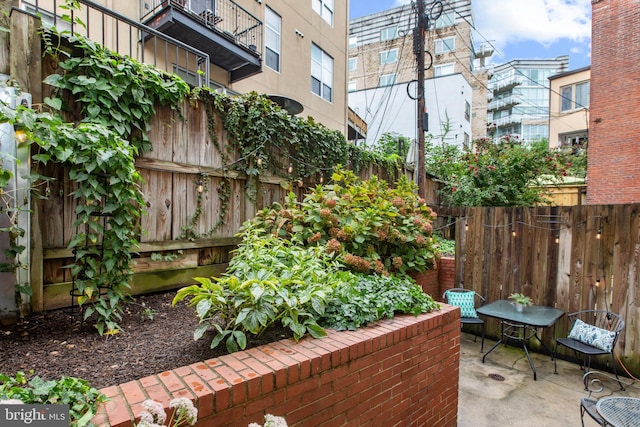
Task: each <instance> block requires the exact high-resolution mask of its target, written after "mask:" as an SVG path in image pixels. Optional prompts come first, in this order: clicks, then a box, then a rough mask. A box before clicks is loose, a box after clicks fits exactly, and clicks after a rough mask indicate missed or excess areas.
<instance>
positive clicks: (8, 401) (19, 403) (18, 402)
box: [0, 399, 24, 405]
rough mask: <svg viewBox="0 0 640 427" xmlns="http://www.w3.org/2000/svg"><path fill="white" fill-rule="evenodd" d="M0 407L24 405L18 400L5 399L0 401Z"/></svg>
mask: <svg viewBox="0 0 640 427" xmlns="http://www.w3.org/2000/svg"><path fill="white" fill-rule="evenodd" d="M0 405H24V402H23V401H22V400H20V399H6V400H0Z"/></svg>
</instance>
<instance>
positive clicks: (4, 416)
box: [0, 403, 70, 427]
mask: <svg viewBox="0 0 640 427" xmlns="http://www.w3.org/2000/svg"><path fill="white" fill-rule="evenodd" d="M69 424H70V423H69V405H24V404H16V405H12V404H8V405H7V404H4V403H0V426H2V427H24V426H30V427H69Z"/></svg>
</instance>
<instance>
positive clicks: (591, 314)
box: [553, 310, 624, 390]
mask: <svg viewBox="0 0 640 427" xmlns="http://www.w3.org/2000/svg"><path fill="white" fill-rule="evenodd" d="M567 318H568V319H569V322H570V324H571V330H570V332H569V336H567V337H566V338H557V339H556V345H555V348H554V351H553V370H554V373H556V374H557V373H558V370H557V360H558V357H557V356H558V345H561V346H564V347H567V348H568V349H571V350H573V351H574V354H575V355H576V357H578V353H580V354H581V355H582V366H581V368H582V369H583V370H584V371H585V372H588V371H589V370H590V368H591V357H592V356H601V355H607V354H608V355H609V356H610V357H611V366H612V367H613V373H614V374H615V376H616V379H617V380H618V384H619V385H620V389H621V390H624V386H623V385H622V382H621V381H620V377H618V372H617V370H616V363H615V360H614V358H613V352H614V350H615V347H616V343H617V342H618V337H619V336H620V332H622V329H624V320H622V317H620V316H619V315H618V314H616V313H612V312H610V311H606V310H582V311H577V312H575V313H570V314H568V315H567Z"/></svg>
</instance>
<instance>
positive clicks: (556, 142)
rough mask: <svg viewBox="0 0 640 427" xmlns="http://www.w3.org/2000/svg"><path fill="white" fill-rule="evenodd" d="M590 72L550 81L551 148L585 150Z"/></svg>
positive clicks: (575, 72) (580, 71)
mask: <svg viewBox="0 0 640 427" xmlns="http://www.w3.org/2000/svg"><path fill="white" fill-rule="evenodd" d="M590 76H591V68H590V67H583V68H579V69H577V70H572V71H567V72H566V73H561V74H555V75H553V76H551V77H549V90H550V93H549V148H556V147H573V148H574V149H576V150H579V149H586V146H587V141H588V138H589V88H590Z"/></svg>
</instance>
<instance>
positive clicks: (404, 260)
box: [254, 169, 439, 275]
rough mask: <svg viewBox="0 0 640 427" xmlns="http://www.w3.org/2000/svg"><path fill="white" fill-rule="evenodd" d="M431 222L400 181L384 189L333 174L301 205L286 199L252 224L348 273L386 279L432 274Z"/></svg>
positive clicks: (410, 187)
mask: <svg viewBox="0 0 640 427" xmlns="http://www.w3.org/2000/svg"><path fill="white" fill-rule="evenodd" d="M435 218H436V213H435V212H434V211H432V210H431V208H429V207H428V206H427V205H426V203H425V201H424V200H423V199H421V198H419V197H418V195H417V189H416V186H415V184H414V183H413V182H411V181H409V180H407V178H406V177H404V176H403V177H401V178H400V180H399V181H398V182H396V183H395V185H394V186H393V187H390V186H389V185H388V184H387V182H386V181H384V180H381V179H378V178H377V177H375V176H374V177H373V178H371V179H369V180H366V181H363V180H360V179H359V178H358V177H356V176H355V174H354V173H353V172H351V171H348V170H344V169H337V170H336V171H335V173H334V174H333V176H332V182H331V183H330V184H328V185H318V186H317V187H316V188H315V189H313V190H312V191H311V193H309V194H308V195H307V196H306V197H305V199H304V201H303V202H302V203H298V201H297V200H296V199H295V197H294V196H293V195H291V196H290V197H289V199H288V200H287V202H286V206H281V205H278V204H275V205H273V206H272V207H270V208H268V209H265V210H262V211H261V212H260V213H259V214H258V216H257V217H256V218H255V219H254V222H257V223H258V224H259V226H261V227H263V228H265V230H266V231H267V232H268V233H273V234H276V235H278V236H279V237H281V238H286V239H290V240H291V241H293V242H295V243H298V244H300V245H319V246H323V247H326V251H327V252H329V253H334V254H335V256H336V257H337V258H338V259H339V260H340V262H342V263H343V264H344V265H345V266H347V267H348V268H349V269H351V270H353V271H356V272H361V273H374V272H375V273H378V274H383V275H388V274H390V273H395V274H397V273H405V272H407V271H425V270H429V269H431V268H433V266H434V263H435V259H436V257H437V256H438V253H439V251H438V245H437V242H436V240H435V239H434V238H433V236H432V231H433V225H432V222H433V220H434V219H435Z"/></svg>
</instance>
